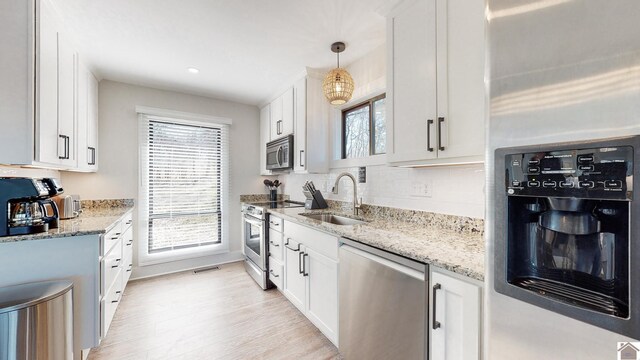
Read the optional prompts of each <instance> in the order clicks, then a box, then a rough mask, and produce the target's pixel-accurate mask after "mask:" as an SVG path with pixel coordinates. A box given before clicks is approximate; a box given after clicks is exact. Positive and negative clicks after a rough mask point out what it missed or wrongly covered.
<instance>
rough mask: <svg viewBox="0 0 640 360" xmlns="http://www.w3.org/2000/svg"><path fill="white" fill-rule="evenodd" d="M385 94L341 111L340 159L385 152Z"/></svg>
mask: <svg viewBox="0 0 640 360" xmlns="http://www.w3.org/2000/svg"><path fill="white" fill-rule="evenodd" d="M386 142H387V125H386V120H385V94H382V95H380V96H376V97H375V98H373V99H370V100H368V101H366V102H364V103H362V104H358V105H356V106H354V107H352V108H349V109H346V110H343V111H342V158H343V159H350V158H359V157H365V156H370V155H378V154H384V153H385V152H386Z"/></svg>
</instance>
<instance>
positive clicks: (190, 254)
mask: <svg viewBox="0 0 640 360" xmlns="http://www.w3.org/2000/svg"><path fill="white" fill-rule="evenodd" d="M227 252H229V246H228V245H227V244H224V243H221V244H214V245H207V246H202V247H193V248H186V249H181V250H172V251H168V252H166V253H157V254H148V253H145V254H140V256H139V257H138V262H139V264H138V266H148V265H156V264H162V263H168V262H172V261H179V260H187V259H193V258H199V257H203V256H209V255H216V254H223V253H227Z"/></svg>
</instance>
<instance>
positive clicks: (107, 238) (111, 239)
mask: <svg viewBox="0 0 640 360" xmlns="http://www.w3.org/2000/svg"><path fill="white" fill-rule="evenodd" d="M120 235H122V223H121V222H120V221H118V222H116V223H115V224H114V225H113V227H112V228H111V229H110V230H109V231H107V232H106V233H105V234H104V235H103V237H102V244H101V245H102V246H101V249H100V255H102V256H104V255H105V254H107V253H108V252H109V251H111V248H113V246H114V245H115V244H117V243H118V242H119V241H120Z"/></svg>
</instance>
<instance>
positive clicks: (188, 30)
mask: <svg viewBox="0 0 640 360" xmlns="http://www.w3.org/2000/svg"><path fill="white" fill-rule="evenodd" d="M53 2H54V3H55V4H56V7H57V8H58V10H59V12H60V16H62V18H63V19H64V21H65V24H66V25H67V27H68V29H69V30H70V31H71V32H73V34H74V38H75V40H76V42H77V44H76V45H77V47H78V51H79V53H80V54H81V56H82V58H83V59H84V61H85V62H86V63H88V64H89V65H90V67H91V68H92V69H93V70H94V71H95V72H96V73H97V75H98V76H99V77H100V78H104V79H111V80H115V81H122V82H127V83H133V84H139V85H145V86H151V87H156V88H161V89H168V90H175V91H181V92H186V93H192V94H198V95H204V96H210V97H215V98H220V99H226V100H231V101H237V102H241V103H247V104H255V105H258V104H260V103H263V102H265V101H268V100H270V97H271V96H273V95H276V94H274V92H276V91H279V90H280V89H283V87H284V86H285V85H286V84H287V82H292V81H293V80H295V76H297V75H299V74H301V73H302V71H304V69H305V67H307V66H308V67H312V68H330V67H333V66H335V61H336V58H335V54H333V53H332V52H331V50H330V46H331V43H333V42H335V41H344V42H345V43H346V44H347V49H346V51H345V52H344V53H343V54H342V55H341V57H340V58H341V64H343V63H344V64H348V63H349V62H352V61H354V60H356V59H357V58H359V57H361V56H363V55H365V54H366V53H367V52H369V51H371V50H373V49H375V48H376V47H378V46H380V45H381V44H383V43H384V41H385V19H384V17H383V16H381V15H380V14H379V13H378V12H380V11H381V10H382V11H383V9H384V8H387V7H389V6H390V5H389V3H391V2H393V1H392V0H270V1H264V0H235V1H234V0H182V1H179V0H92V1H87V0H54V1H53ZM188 67H195V68H198V69H199V70H200V73H199V74H195V75H194V74H190V73H188V72H187V68H188Z"/></svg>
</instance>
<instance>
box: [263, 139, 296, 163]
mask: <svg viewBox="0 0 640 360" xmlns="http://www.w3.org/2000/svg"><path fill="white" fill-rule="evenodd" d="M288 169H293V135H289V136H285V137H283V138H280V139H277V140H274V141H272V142H269V143H267V170H288Z"/></svg>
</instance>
